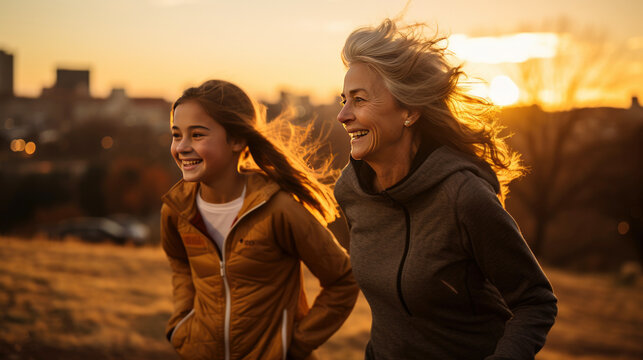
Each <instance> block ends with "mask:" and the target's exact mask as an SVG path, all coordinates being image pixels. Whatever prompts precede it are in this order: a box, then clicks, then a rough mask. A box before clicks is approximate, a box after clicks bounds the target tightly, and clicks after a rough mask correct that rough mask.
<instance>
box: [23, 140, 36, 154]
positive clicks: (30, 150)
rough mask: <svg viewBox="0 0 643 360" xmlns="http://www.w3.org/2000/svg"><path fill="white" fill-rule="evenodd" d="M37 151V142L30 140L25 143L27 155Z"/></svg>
mask: <svg viewBox="0 0 643 360" xmlns="http://www.w3.org/2000/svg"><path fill="white" fill-rule="evenodd" d="M35 152H36V143H34V142H33V141H30V142H28V143H27V144H26V145H25V153H26V154H27V155H33V153H35Z"/></svg>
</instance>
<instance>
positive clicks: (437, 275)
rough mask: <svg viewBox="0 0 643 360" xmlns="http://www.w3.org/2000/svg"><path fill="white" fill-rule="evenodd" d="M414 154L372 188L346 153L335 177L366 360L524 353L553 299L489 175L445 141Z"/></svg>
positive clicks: (536, 341)
mask: <svg viewBox="0 0 643 360" xmlns="http://www.w3.org/2000/svg"><path fill="white" fill-rule="evenodd" d="M425 156H426V155H425ZM421 160H423V161H421V162H419V163H418V161H417V159H416V163H417V164H416V165H415V166H414V168H413V169H412V170H411V173H410V174H409V175H407V176H406V177H405V178H404V179H403V180H402V181H400V182H399V183H398V184H396V185H394V186H393V187H391V188H389V189H386V190H384V191H382V192H379V193H378V192H375V191H372V190H371V189H369V184H372V177H373V176H374V173H373V171H372V169H370V167H368V165H367V164H366V163H365V162H363V161H356V160H351V162H350V163H349V165H348V166H346V168H344V170H343V171H342V175H341V177H340V178H339V180H338V181H337V184H336V186H335V196H336V198H337V201H338V203H339V205H340V207H341V209H342V210H343V212H344V213H345V215H346V218H347V220H348V223H349V227H350V239H351V240H350V256H351V262H352V265H353V273H354V275H355V278H356V279H357V282H358V284H359V286H360V288H361V289H362V291H363V293H364V295H365V297H366V299H367V301H368V303H369V305H370V307H371V311H372V314H373V322H372V325H371V339H370V341H369V344H368V346H367V349H366V358H367V359H377V360H384V359H386V360H388V359H487V360H488V359H533V358H534V356H535V354H536V352H538V351H539V350H540V349H541V348H542V346H543V345H544V343H545V337H546V335H547V332H548V331H549V329H550V328H551V326H552V325H553V323H554V318H555V317H556V312H557V307H556V297H555V296H554V294H553V292H552V288H551V285H550V284H549V281H548V280H547V278H546V277H545V275H544V273H543V271H542V269H541V268H540V266H539V265H538V262H537V261H536V259H535V258H534V255H533V254H532V253H531V251H530V250H529V247H528V246H527V244H526V243H525V240H524V239H523V237H522V235H521V233H520V230H519V229H518V226H517V225H516V223H515V222H514V220H513V219H512V217H511V216H510V215H509V214H508V213H507V212H506V211H505V209H504V208H503V206H502V205H501V203H500V202H499V200H498V197H497V196H496V193H497V192H498V190H499V184H498V180H497V178H496V176H495V174H494V173H493V171H492V170H491V169H490V168H489V166H488V165H486V164H484V163H480V162H479V161H476V160H474V159H473V158H471V157H469V156H467V155H464V154H462V153H460V152H456V151H454V150H451V149H450V148H448V147H446V146H442V147H439V148H437V149H436V150H434V151H432V152H430V155H428V156H427V157H426V158H425V159H421Z"/></svg>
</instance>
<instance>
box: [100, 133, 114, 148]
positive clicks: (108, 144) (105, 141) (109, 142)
mask: <svg viewBox="0 0 643 360" xmlns="http://www.w3.org/2000/svg"><path fill="white" fill-rule="evenodd" d="M100 146H102V147H103V149H105V150H108V149H111V148H112V146H114V139H112V137H111V136H105V137H103V138H102V139H101V140H100Z"/></svg>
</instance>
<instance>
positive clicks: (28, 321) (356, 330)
mask: <svg viewBox="0 0 643 360" xmlns="http://www.w3.org/2000/svg"><path fill="white" fill-rule="evenodd" d="M546 270H547V274H548V275H549V277H550V279H551V281H552V283H553V285H554V288H555V291H556V294H557V295H558V297H559V300H560V302H559V316H558V320H557V322H556V325H555V326H554V328H553V329H552V331H551V333H550V335H549V338H548V341H547V345H546V346H545V348H544V349H543V350H542V351H541V352H540V354H539V355H538V357H537V358H538V359H539V360H559V359H560V360H562V359H579V360H580V359H582V360H606V359H621V360H639V359H643V283H642V282H641V280H640V279H639V281H638V282H637V283H636V284H634V285H629V286H623V285H618V284H617V282H616V281H615V279H614V277H612V276H609V275H578V274H570V273H567V272H563V271H558V270H555V269H546ZM306 287H307V289H308V290H309V293H310V294H311V295H310V296H312V295H313V293H314V292H315V291H316V289H317V284H316V281H315V279H314V278H311V277H310V276H309V275H308V276H307V278H306ZM170 290H171V289H170V271H169V267H168V265H167V263H166V260H165V257H164V255H163V252H162V251H161V249H160V248H158V247H142V248H134V247H119V246H113V245H91V244H85V243H80V242H74V241H65V242H51V241H45V240H20V239H11V238H0V358H1V359H9V360H12V359H72V360H74V359H177V356H176V355H175V354H174V351H173V349H172V348H171V347H170V345H169V344H168V343H167V341H166V340H165V338H164V336H163V330H164V326H165V321H166V320H167V318H168V317H169V315H170V311H171V307H172V303H171V299H170ZM369 326H370V314H369V308H368V304H367V303H366V301H365V300H364V298H363V297H360V299H359V301H358V303H357V306H356V308H355V310H354V311H353V313H352V315H351V316H350V318H349V319H348V320H347V322H346V324H345V325H344V326H343V327H342V328H341V329H340V331H339V332H337V333H336V334H335V335H334V336H333V337H332V338H331V339H330V341H328V342H327V343H326V344H324V345H323V346H322V347H321V348H320V349H319V350H318V355H319V357H320V358H321V359H362V356H363V355H362V350H363V348H364V345H365V343H366V341H367V339H368V332H369Z"/></svg>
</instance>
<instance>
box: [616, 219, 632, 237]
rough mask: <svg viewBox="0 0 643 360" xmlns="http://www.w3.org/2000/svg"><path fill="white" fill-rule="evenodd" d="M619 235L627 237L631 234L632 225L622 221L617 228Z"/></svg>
mask: <svg viewBox="0 0 643 360" xmlns="http://www.w3.org/2000/svg"><path fill="white" fill-rule="evenodd" d="M617 230H618V233H619V234H621V235H625V234H627V233H628V232H630V224H629V223H628V222H627V221H621V222H620V223H618V226H617Z"/></svg>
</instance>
